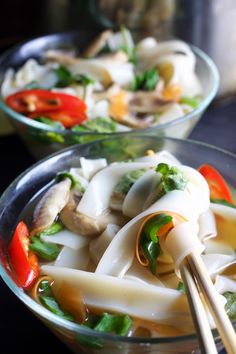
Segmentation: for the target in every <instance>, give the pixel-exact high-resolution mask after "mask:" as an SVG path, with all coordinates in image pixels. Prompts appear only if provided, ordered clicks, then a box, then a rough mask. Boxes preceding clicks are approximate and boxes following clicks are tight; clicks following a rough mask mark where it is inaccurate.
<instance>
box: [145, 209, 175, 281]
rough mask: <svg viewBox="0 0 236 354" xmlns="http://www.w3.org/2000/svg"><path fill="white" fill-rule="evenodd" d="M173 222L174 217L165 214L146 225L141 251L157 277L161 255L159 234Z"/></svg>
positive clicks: (152, 219)
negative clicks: (165, 226)
mask: <svg viewBox="0 0 236 354" xmlns="http://www.w3.org/2000/svg"><path fill="white" fill-rule="evenodd" d="M171 221H172V217H171V216H169V215H165V214H160V215H157V216H154V217H153V218H151V219H150V220H148V222H147V223H146V224H145V225H144V228H143V230H142V235H141V241H140V242H141V244H140V246H141V249H142V251H143V254H144V256H145V257H146V258H147V260H148V263H149V268H150V270H151V272H152V274H154V275H156V267H157V258H158V257H159V255H160V254H161V248H160V245H159V239H158V236H157V232H158V231H159V229H160V228H161V227H162V226H164V225H166V224H168V223H169V222H171Z"/></svg>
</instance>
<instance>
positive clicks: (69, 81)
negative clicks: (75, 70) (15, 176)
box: [54, 65, 94, 87]
mask: <svg viewBox="0 0 236 354" xmlns="http://www.w3.org/2000/svg"><path fill="white" fill-rule="evenodd" d="M54 72H55V73H56V75H57V78H58V81H57V82H56V84H55V85H54V87H68V86H70V85H73V84H81V85H83V86H86V85H89V84H92V83H94V80H93V79H91V78H90V77H88V76H86V75H82V74H79V75H72V74H71V72H70V71H69V70H68V69H67V68H66V67H65V66H64V65H60V66H59V67H58V68H56V69H55V70H54Z"/></svg>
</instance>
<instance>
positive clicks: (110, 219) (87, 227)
mask: <svg viewBox="0 0 236 354" xmlns="http://www.w3.org/2000/svg"><path fill="white" fill-rule="evenodd" d="M76 207H77V203H76V200H75V197H74V195H73V192H71V194H70V198H69V201H68V203H67V204H66V206H65V207H64V208H63V209H62V210H61V212H60V219H61V221H62V223H63V224H64V225H65V226H66V227H67V228H68V229H69V230H71V231H73V232H75V233H78V234H80V235H83V236H96V235H99V234H101V233H102V232H103V231H104V230H105V228H106V226H107V224H116V225H119V226H123V225H124V224H125V222H127V219H126V218H124V216H122V215H121V214H120V213H111V212H110V211H107V212H106V213H104V214H103V215H101V216H99V217H98V218H91V217H89V216H87V215H85V214H82V213H80V212H78V211H76Z"/></svg>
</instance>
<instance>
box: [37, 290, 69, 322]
mask: <svg viewBox="0 0 236 354" xmlns="http://www.w3.org/2000/svg"><path fill="white" fill-rule="evenodd" d="M39 299H40V302H41V303H42V305H43V306H45V307H46V308H47V309H48V310H49V311H51V312H52V313H54V314H55V315H57V316H60V317H62V318H64V319H65V320H68V321H74V319H73V317H72V316H71V315H70V314H68V313H66V312H64V311H62V310H61V308H60V307H59V305H58V303H57V301H56V300H55V298H54V297H52V296H45V295H40V296H39Z"/></svg>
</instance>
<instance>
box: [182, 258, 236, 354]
mask: <svg viewBox="0 0 236 354" xmlns="http://www.w3.org/2000/svg"><path fill="white" fill-rule="evenodd" d="M186 258H187V261H188V263H189V266H190V268H191V273H190V275H191V274H193V275H194V277H195V278H196V281H197V284H198V286H199V288H200V289H201V291H202V294H203V296H204V300H205V302H206V304H207V306H208V308H209V310H210V312H211V315H212V316H213V318H214V321H215V324H216V327H217V330H218V332H219V335H220V337H221V339H222V342H223V344H224V346H225V349H226V351H227V353H228V354H236V334H235V330H234V328H233V325H232V323H231V321H230V319H229V317H228V315H227V313H226V311H225V309H224V305H223V304H222V302H221V301H220V299H219V294H218V293H217V291H216V289H215V287H214V285H213V283H212V281H211V278H210V276H209V274H208V272H207V270H206V268H205V264H204V263H203V261H202V258H201V256H200V255H198V254H197V253H196V254H195V253H191V254H189V255H188V256H187V257H186ZM187 276H188V275H187ZM187 283H188V281H187ZM194 298H195V297H194ZM196 306H197V308H198V305H196ZM195 310H196V307H195ZM196 311H198V310H196Z"/></svg>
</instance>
